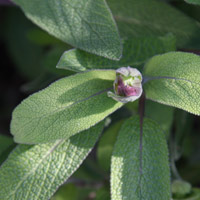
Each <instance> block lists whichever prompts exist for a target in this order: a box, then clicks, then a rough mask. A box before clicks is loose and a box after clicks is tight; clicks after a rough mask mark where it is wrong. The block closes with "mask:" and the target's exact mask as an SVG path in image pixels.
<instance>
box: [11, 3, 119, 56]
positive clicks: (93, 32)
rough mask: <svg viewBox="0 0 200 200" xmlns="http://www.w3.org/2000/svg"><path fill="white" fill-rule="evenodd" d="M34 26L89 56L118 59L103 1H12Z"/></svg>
mask: <svg viewBox="0 0 200 200" xmlns="http://www.w3.org/2000/svg"><path fill="white" fill-rule="evenodd" d="M13 2H15V3H16V4H17V5H19V6H20V7H21V8H22V10H23V11H24V13H25V15H26V16H27V17H28V18H29V19H31V20H32V21H33V22H34V23H35V24H37V25H38V26H40V27H41V28H42V29H44V30H46V31H47V32H48V33H50V34H52V35H53V36H55V37H57V38H59V39H61V40H62V41H64V42H66V43H69V44H70V45H72V46H75V47H77V48H80V49H83V50H85V51H88V52H90V53H94V54H97V55H100V56H104V57H108V58H110V59H114V60H118V59H119V58H120V57H121V54H122V47H121V44H120V38H119V34H118V30H117V27H116V24H115V22H114V20H113V17H112V14H111V12H110V10H109V8H108V6H107V4H106V2H105V1H104V0H95V1H94V0H81V1H79V0H48V1H40V0H34V1H32V0H13Z"/></svg>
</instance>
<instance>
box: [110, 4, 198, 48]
mask: <svg viewBox="0 0 200 200" xmlns="http://www.w3.org/2000/svg"><path fill="white" fill-rule="evenodd" d="M107 2H108V5H109V6H110V8H111V10H112V13H113V15H114V18H115V20H116V22H117V25H118V28H119V31H120V35H121V36H122V37H124V38H127V37H128V38H133V37H134V38H135V37H138V36H140V37H141V36H149V35H157V36H163V35H164V34H166V33H173V34H174V35H175V36H177V44H178V47H183V46H188V45H198V46H200V45H199V44H200V42H199V43H197V42H196V39H197V40H198V41H200V37H199V35H200V25H199V23H198V22H196V21H195V20H193V19H192V18H189V17H188V16H186V15H184V14H183V13H181V12H180V11H178V10H176V9H175V8H173V7H172V6H170V5H168V4H167V3H164V2H162V1H160V0H123V1H121V0H107Z"/></svg>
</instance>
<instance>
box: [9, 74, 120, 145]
mask: <svg viewBox="0 0 200 200" xmlns="http://www.w3.org/2000/svg"><path fill="white" fill-rule="evenodd" d="M114 79H115V71H114V70H102V71H101V70H94V71H89V72H85V73H80V74H76V75H74V76H69V77H66V78H63V79H60V80H58V81H56V82H55V83H53V84H51V85H50V86H49V87H47V88H46V89H44V90H41V91H40V92H37V93H35V94H34V95H31V96H30V97H28V98H27V99H25V100H24V101H23V102H22V103H21V104H20V105H19V106H18V107H17V108H16V109H15V110H14V112H13V115H12V121H11V133H12V134H13V135H14V139H15V141H16V142H18V143H28V144H35V143H44V142H51V141H55V140H57V139H67V138H69V137H70V136H72V135H74V134H76V133H78V132H80V131H82V130H86V129H88V128H90V127H91V126H93V125H95V124H96V123H98V122H99V121H101V120H103V119H104V118H105V117H106V116H108V115H109V114H111V113H112V112H114V111H115V110H117V109H118V108H120V107H121V106H122V105H123V104H122V103H120V102H116V101H114V100H113V99H112V98H109V97H108V96H107V91H108V90H112V87H113V81H114Z"/></svg>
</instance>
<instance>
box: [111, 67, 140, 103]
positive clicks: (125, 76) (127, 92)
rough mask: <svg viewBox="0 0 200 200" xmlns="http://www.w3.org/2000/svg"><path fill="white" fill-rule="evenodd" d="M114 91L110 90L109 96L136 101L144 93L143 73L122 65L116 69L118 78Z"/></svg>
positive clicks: (123, 100)
mask: <svg viewBox="0 0 200 200" xmlns="http://www.w3.org/2000/svg"><path fill="white" fill-rule="evenodd" d="M114 91H115V94H114V93H113V92H110V91H109V92H108V96H109V97H112V98H113V99H115V100H116V101H120V102H122V103H127V102H129V101H135V100H136V99H138V98H139V97H140V96H141V94H142V75H141V73H140V72H139V71H138V70H137V69H135V68H131V67H121V68H119V69H118V70H116V79H115V81H114Z"/></svg>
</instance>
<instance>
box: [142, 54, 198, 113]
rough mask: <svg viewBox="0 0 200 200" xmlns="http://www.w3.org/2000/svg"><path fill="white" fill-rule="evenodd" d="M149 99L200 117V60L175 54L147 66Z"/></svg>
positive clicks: (156, 57)
mask: <svg viewBox="0 0 200 200" xmlns="http://www.w3.org/2000/svg"><path fill="white" fill-rule="evenodd" d="M144 75H145V76H147V80H148V77H149V81H147V83H146V84H145V85H144V89H145V92H146V96H147V98H149V99H151V100H154V101H157V102H159V103H163V104H166V105H170V106H174V107H177V108H180V109H183V110H186V111H188V112H190V113H193V114H196V115H200V101H199V99H200V56H197V55H195V54H192V53H183V52H171V53H166V54H163V55H158V56H155V57H153V58H152V59H151V60H150V61H149V62H148V63H147V64H146V66H145V69H144Z"/></svg>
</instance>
